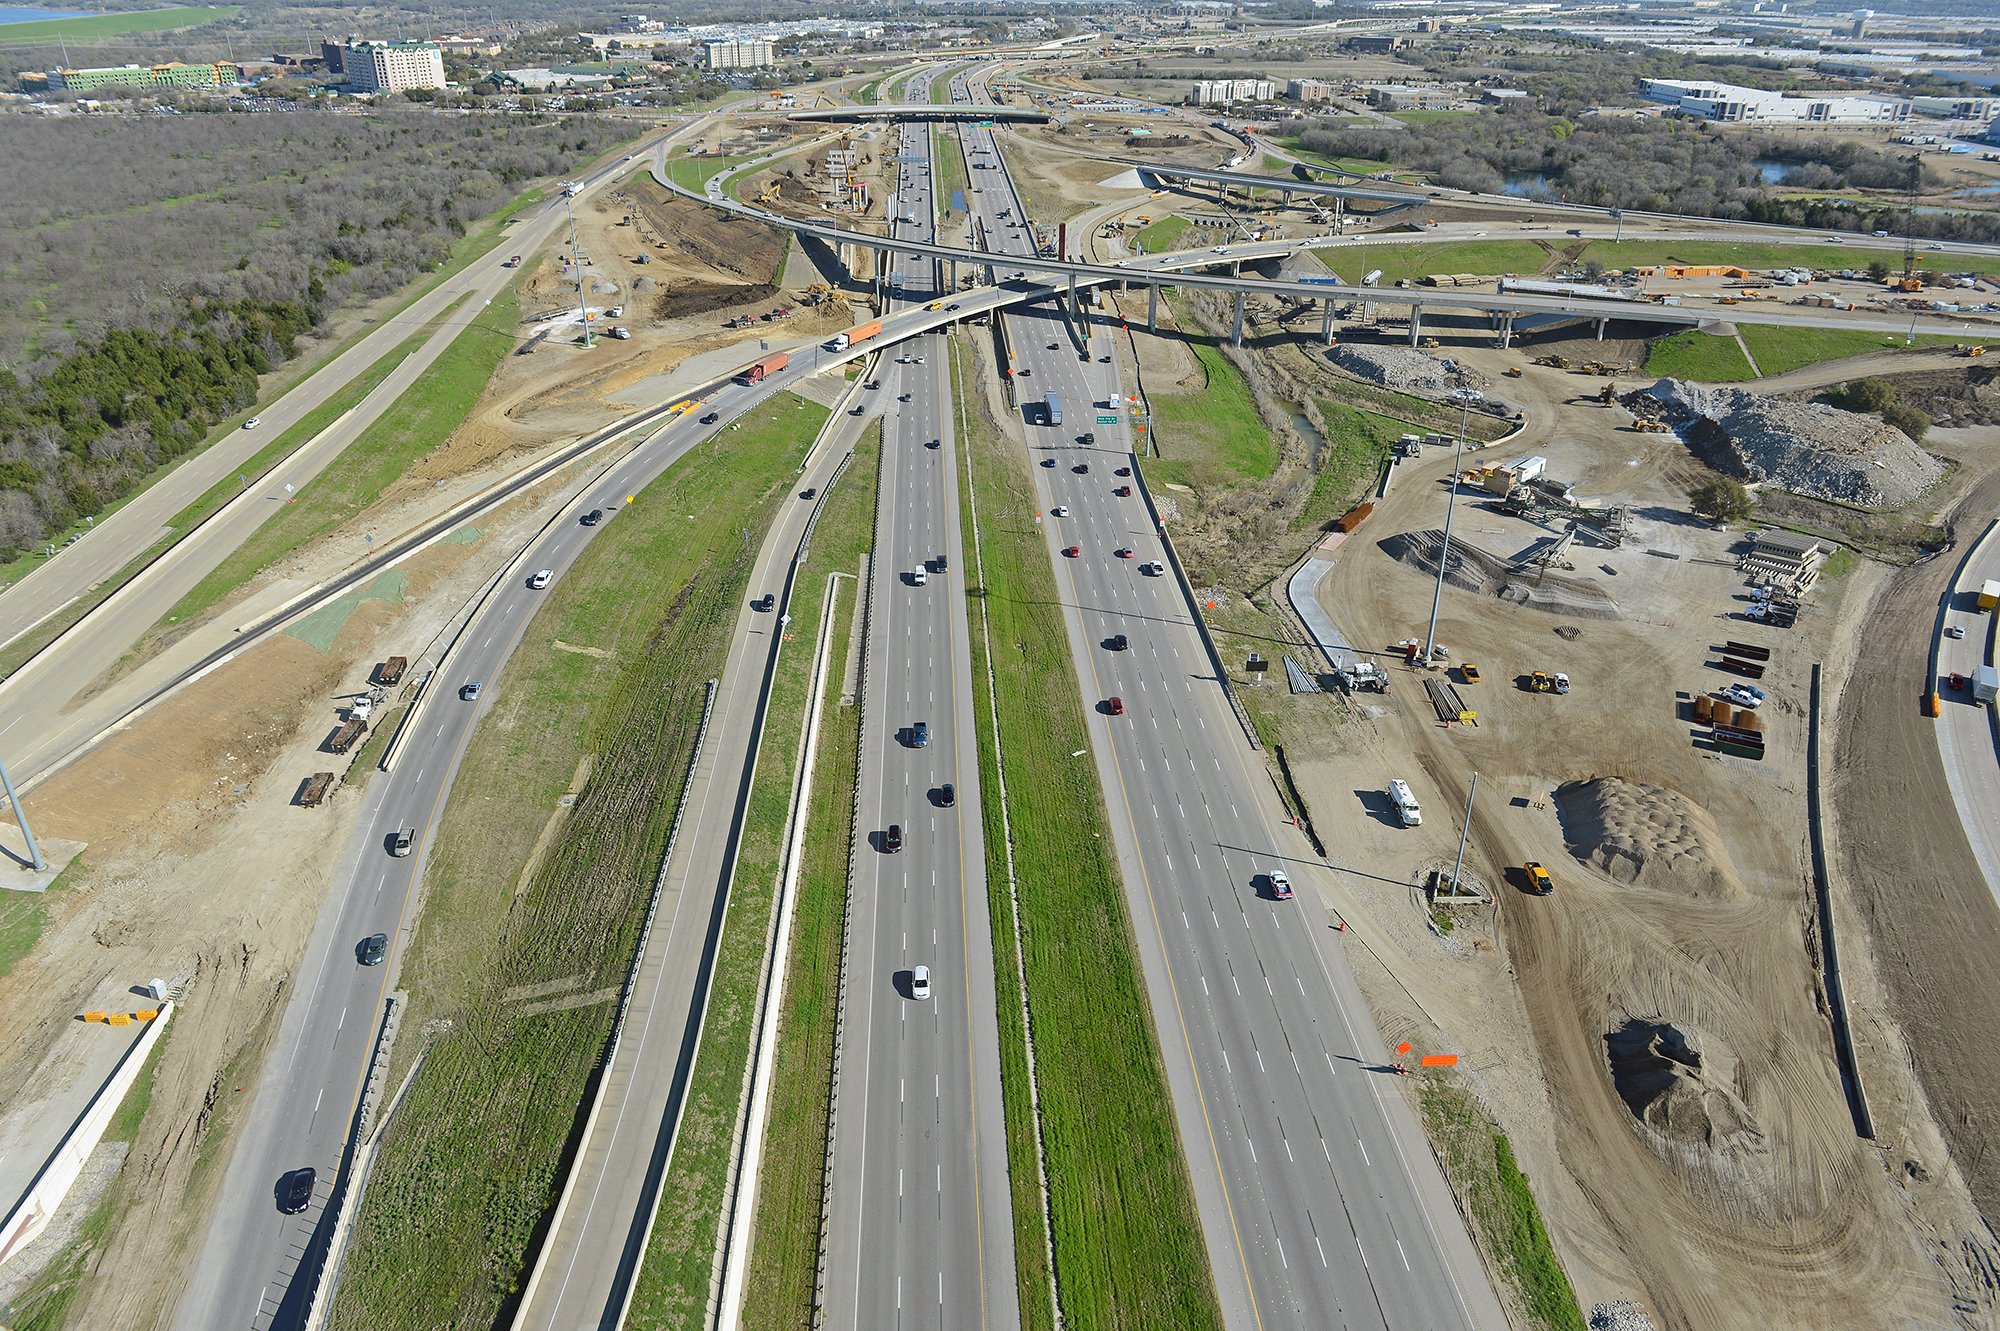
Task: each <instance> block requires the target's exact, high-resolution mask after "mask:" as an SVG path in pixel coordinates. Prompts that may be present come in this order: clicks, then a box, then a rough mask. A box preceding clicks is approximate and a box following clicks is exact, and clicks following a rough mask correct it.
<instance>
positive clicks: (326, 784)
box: [299, 772, 333, 809]
mask: <svg viewBox="0 0 2000 1331" xmlns="http://www.w3.org/2000/svg"><path fill="white" fill-rule="evenodd" d="M332 788H333V773H331V772H314V773H313V774H312V775H311V776H309V777H307V778H306V780H305V784H304V785H302V786H300V787H299V807H300V808H301V809H310V808H314V807H315V806H317V805H319V804H322V803H324V802H325V801H326V794H327V791H329V790H331V789H332Z"/></svg>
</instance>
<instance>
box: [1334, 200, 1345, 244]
mask: <svg viewBox="0 0 2000 1331" xmlns="http://www.w3.org/2000/svg"><path fill="white" fill-rule="evenodd" d="M1345 216H1347V200H1346V199H1344V198H1342V197H1341V196H1340V195H1338V194H1336V195H1334V196H1333V234H1334V235H1336V236H1337V235H1339V234H1340V219H1341V218H1343V217H1345Z"/></svg>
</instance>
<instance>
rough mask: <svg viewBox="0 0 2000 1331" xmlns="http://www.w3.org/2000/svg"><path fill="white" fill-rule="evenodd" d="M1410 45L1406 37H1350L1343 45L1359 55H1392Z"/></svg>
mask: <svg viewBox="0 0 2000 1331" xmlns="http://www.w3.org/2000/svg"><path fill="white" fill-rule="evenodd" d="M1409 44H1410V39H1409V38H1408V37H1405V36H1401V35H1400V34H1398V35H1390V36H1383V37H1349V38H1348V39H1347V40H1346V41H1344V42H1342V43H1341V45H1342V46H1344V47H1346V48H1347V49H1348V50H1350V51H1353V52H1354V53H1355V54H1357V55H1392V54H1394V53H1395V52H1397V51H1400V50H1402V49H1403V48H1404V47H1406V46H1408V45H1409Z"/></svg>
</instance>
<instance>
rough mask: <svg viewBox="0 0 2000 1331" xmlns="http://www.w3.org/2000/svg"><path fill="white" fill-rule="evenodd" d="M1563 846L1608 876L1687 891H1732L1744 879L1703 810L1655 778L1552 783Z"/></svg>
mask: <svg viewBox="0 0 2000 1331" xmlns="http://www.w3.org/2000/svg"><path fill="white" fill-rule="evenodd" d="M1556 813H1557V815H1558V817H1559V818H1560V819H1561V821H1562V829H1563V840H1564V841H1565V842H1567V843H1568V847H1569V853H1570V854H1572V855H1574V856H1576V857H1577V858H1578V859H1580V860H1582V861H1583V862H1584V863H1586V864H1588V865H1590V866H1591V867H1593V868H1595V869H1596V870H1597V871H1598V872H1600V873H1602V874H1603V875H1604V876H1605V877H1607V878H1613V879H1616V880H1617V881H1618V882H1621V883H1630V884H1632V885H1633V886H1635V887H1648V888H1653V889H1655V890H1657V891H1662V892H1674V893H1677V894H1679V895H1681V896H1690V897H1738V896H1741V895H1742V894H1743V883H1742V880H1741V879H1739V878H1738V877H1737V874H1736V866H1735V864H1734V863H1733V862H1732V861H1731V860H1730V858H1729V852H1728V851H1727V850H1726V849H1725V848H1724V847H1723V844H1722V837H1721V835H1720V834H1719V833H1718V832H1717V831H1716V827H1715V820H1714V819H1713V818H1710V817H1709V816H1708V811H1707V810H1705V809H1703V808H1702V807H1701V806H1700V805H1697V804H1695V803H1694V802H1693V801H1691V800H1689V799H1687V798H1686V797H1685V796H1683V795H1681V794H1680V793H1679V792H1678V791H1672V790H1667V789H1665V788H1664V787H1661V786H1647V785H1638V784H1634V783H1632V782H1629V781H1620V780H1618V779H1617V778H1616V777H1600V778H1599V779H1597V780H1595V781H1570V782H1566V783H1564V784H1563V785H1562V786H1560V787H1558V788H1557V790H1556Z"/></svg>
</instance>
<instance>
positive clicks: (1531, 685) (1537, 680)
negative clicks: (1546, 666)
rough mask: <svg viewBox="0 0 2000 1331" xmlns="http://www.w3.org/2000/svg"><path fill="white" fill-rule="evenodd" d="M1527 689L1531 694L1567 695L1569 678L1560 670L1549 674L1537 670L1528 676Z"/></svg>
mask: <svg viewBox="0 0 2000 1331" xmlns="http://www.w3.org/2000/svg"><path fill="white" fill-rule="evenodd" d="M1528 689H1529V691H1530V692H1533V693H1568V692H1569V676H1568V675H1565V674H1563V673H1562V672H1561V671H1560V670H1557V671H1549V672H1544V671H1540V670H1537V671H1536V672H1535V673H1534V674H1532V675H1529V676H1528Z"/></svg>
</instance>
